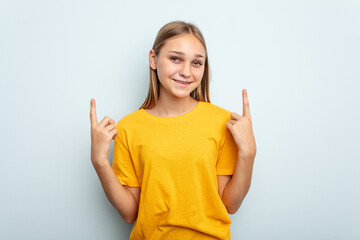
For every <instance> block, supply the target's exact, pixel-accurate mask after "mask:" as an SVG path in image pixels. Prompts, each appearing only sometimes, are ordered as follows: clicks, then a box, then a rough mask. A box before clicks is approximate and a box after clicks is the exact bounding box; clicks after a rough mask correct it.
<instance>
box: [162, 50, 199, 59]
mask: <svg viewBox="0 0 360 240" xmlns="http://www.w3.org/2000/svg"><path fill="white" fill-rule="evenodd" d="M169 52H173V53H177V54H179V55H185V54H184V53H183V52H180V51H169ZM195 57H202V58H205V57H204V56H203V55H200V54H195Z"/></svg>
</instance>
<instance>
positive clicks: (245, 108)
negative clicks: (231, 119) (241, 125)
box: [242, 89, 250, 117]
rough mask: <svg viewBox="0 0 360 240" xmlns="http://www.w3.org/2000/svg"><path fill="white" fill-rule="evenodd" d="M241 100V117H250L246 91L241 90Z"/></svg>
mask: <svg viewBox="0 0 360 240" xmlns="http://www.w3.org/2000/svg"><path fill="white" fill-rule="evenodd" d="M242 99H243V116H244V117H250V107H249V99H248V96H247V91H246V89H243V91H242Z"/></svg>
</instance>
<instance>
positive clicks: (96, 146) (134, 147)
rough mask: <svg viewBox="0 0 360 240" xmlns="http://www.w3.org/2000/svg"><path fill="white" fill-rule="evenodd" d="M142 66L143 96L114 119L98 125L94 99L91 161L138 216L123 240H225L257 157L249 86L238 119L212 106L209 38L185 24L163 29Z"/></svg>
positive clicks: (124, 209)
mask: <svg viewBox="0 0 360 240" xmlns="http://www.w3.org/2000/svg"><path fill="white" fill-rule="evenodd" d="M149 63H150V84H149V91H148V95H147V97H146V100H145V101H144V103H143V104H142V106H141V107H140V108H139V109H138V110H136V111H134V112H132V113H130V114H128V115H126V116H125V117H123V118H122V119H120V120H119V121H118V122H117V123H116V125H115V122H114V120H112V119H110V118H109V117H105V118H104V119H103V120H102V121H101V122H100V123H98V122H97V120H96V110H95V101H93V99H92V101H91V110H90V118H91V138H92V145H91V160H92V163H93V166H94V168H95V170H96V172H97V174H98V176H99V178H100V181H101V184H102V186H103V188H104V191H105V193H106V196H107V197H108V199H109V201H110V202H111V203H112V205H113V206H114V207H115V208H116V210H117V211H118V212H119V214H120V215H121V216H122V218H123V219H124V220H125V221H126V222H128V223H132V222H134V221H135V220H136V222H135V224H134V226H133V229H132V231H131V234H130V239H182V240H187V239H224V240H225V239H226V240H228V239H230V224H231V220H230V218H229V213H230V214H234V213H235V212H236V211H237V210H238V209H239V207H240V205H241V202H242V201H243V199H244V198H245V195H246V194H247V192H248V190H249V188H250V183H251V176H252V168H253V163H254V159H255V154H256V144H255V138H254V135H253V131H252V124H251V118H250V110H249V103H248V99H247V94H246V91H245V90H244V91H243V93H242V96H243V115H242V116H241V115H239V114H237V113H235V112H230V111H228V110H225V109H223V108H221V107H219V106H216V105H214V104H212V103H210V98H209V61H208V54H207V50H206V44H205V41H204V38H203V36H202V34H201V32H200V30H199V29H198V28H197V27H196V26H195V25H193V24H190V23H185V22H183V21H174V22H170V23H168V24H166V25H165V26H164V27H162V28H161V29H160V31H159V33H158V35H157V37H156V39H155V43H154V45H153V48H152V49H151V50H150V53H149ZM112 139H115V140H114V150H113V162H112V166H110V164H109V161H108V159H107V157H108V152H109V148H110V143H111V140H112Z"/></svg>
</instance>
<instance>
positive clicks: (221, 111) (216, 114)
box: [203, 102, 231, 121]
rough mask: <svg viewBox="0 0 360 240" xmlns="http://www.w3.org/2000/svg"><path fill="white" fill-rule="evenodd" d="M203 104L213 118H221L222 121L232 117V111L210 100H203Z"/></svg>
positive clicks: (206, 111)
mask: <svg viewBox="0 0 360 240" xmlns="http://www.w3.org/2000/svg"><path fill="white" fill-rule="evenodd" d="M203 106H204V111H205V113H206V114H208V115H209V117H211V118H212V119H219V120H221V121H225V120H226V121H228V120H230V119H231V111H229V110H227V109H225V108H223V107H220V106H218V105H216V104H213V103H209V102H203Z"/></svg>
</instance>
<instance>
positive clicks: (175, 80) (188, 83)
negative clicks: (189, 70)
mask: <svg viewBox="0 0 360 240" xmlns="http://www.w3.org/2000/svg"><path fill="white" fill-rule="evenodd" d="M175 81H176V82H179V83H182V84H189V83H188V82H183V81H180V80H175Z"/></svg>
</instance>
